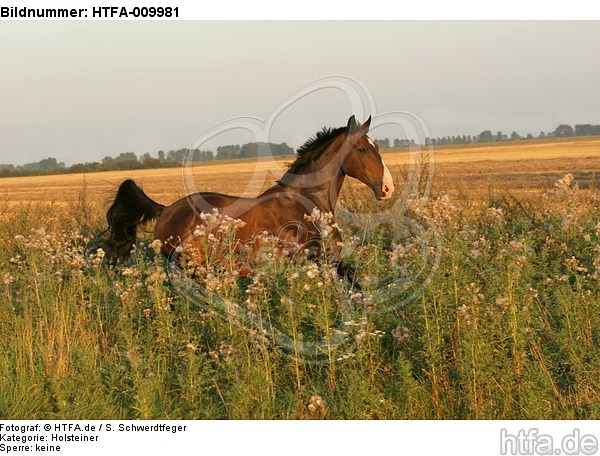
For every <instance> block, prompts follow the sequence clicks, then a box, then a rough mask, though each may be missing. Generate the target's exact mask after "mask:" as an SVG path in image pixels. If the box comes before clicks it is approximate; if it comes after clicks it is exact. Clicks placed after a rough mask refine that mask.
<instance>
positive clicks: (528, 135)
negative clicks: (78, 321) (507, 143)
mask: <svg viewBox="0 0 600 456" xmlns="http://www.w3.org/2000/svg"><path fill="white" fill-rule="evenodd" d="M525 139H533V135H532V134H531V133H527V137H526V138H525Z"/></svg>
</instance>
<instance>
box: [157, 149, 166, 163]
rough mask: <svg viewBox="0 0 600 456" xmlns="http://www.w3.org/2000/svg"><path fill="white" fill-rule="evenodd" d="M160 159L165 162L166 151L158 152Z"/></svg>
mask: <svg viewBox="0 0 600 456" xmlns="http://www.w3.org/2000/svg"><path fill="white" fill-rule="evenodd" d="M158 159H159V160H160V161H161V162H163V161H165V151H164V150H159V151H158Z"/></svg>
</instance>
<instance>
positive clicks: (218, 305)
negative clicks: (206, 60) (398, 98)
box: [168, 76, 441, 364]
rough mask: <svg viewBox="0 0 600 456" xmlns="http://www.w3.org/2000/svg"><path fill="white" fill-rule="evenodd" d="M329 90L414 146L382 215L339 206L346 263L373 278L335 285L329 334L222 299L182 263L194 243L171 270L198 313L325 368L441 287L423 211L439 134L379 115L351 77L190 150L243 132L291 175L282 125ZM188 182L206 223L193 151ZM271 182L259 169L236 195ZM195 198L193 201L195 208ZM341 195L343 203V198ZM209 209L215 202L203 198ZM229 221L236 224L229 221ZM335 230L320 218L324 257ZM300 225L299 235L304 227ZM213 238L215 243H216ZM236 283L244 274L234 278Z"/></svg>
mask: <svg viewBox="0 0 600 456" xmlns="http://www.w3.org/2000/svg"><path fill="white" fill-rule="evenodd" d="M320 91H341V92H342V93H343V94H344V95H345V96H346V98H347V100H348V102H349V104H350V109H351V111H352V114H354V115H355V116H356V117H357V118H359V119H366V118H367V117H368V116H371V119H372V120H371V125H370V130H371V131H372V130H374V129H376V128H378V127H382V126H386V125H387V126H392V127H394V128H397V129H399V130H401V131H402V132H403V134H404V136H405V137H406V138H407V142H406V144H408V147H407V162H406V165H405V167H404V171H403V177H404V182H403V187H402V189H401V190H400V191H399V192H397V194H396V196H395V197H394V198H393V199H392V200H391V202H390V203H389V204H379V203H378V205H377V206H376V207H375V208H373V207H369V208H367V209H364V210H358V209H356V207H355V206H353V205H351V204H344V202H343V201H339V202H338V204H337V207H336V208H335V218H336V219H337V221H339V224H340V225H341V226H342V228H343V230H342V232H343V235H344V238H345V239H346V241H345V242H344V243H343V244H342V245H343V247H342V256H344V257H345V256H347V255H349V256H353V257H354V258H355V259H356V261H357V262H358V263H359V264H358V265H357V271H358V273H359V274H360V271H361V269H363V270H364V271H366V272H365V273H364V274H361V278H360V284H361V285H360V287H359V286H358V284H352V286H348V284H347V283H344V282H341V281H337V282H336V285H335V286H336V290H337V297H334V298H331V299H334V300H335V301H336V306H337V312H336V318H334V319H333V320H332V321H331V322H330V325H329V328H328V330H327V331H326V332H325V333H323V334H320V335H319V336H315V335H313V337H312V338H306V339H305V338H304V337H303V334H302V333H297V332H294V333H293V334H292V333H289V332H288V331H289V329H288V330H286V329H285V328H281V327H278V326H277V323H276V322H275V323H274V322H273V321H271V320H270V319H269V318H266V317H265V316H261V314H260V313H258V312H254V311H253V310H252V309H249V308H248V307H249V306H248V305H247V303H245V302H238V301H237V300H236V299H234V298H232V297H231V296H226V295H223V294H222V293H220V292H219V290H218V289H214V288H211V287H210V286H209V285H208V284H207V283H206V282H205V281H203V280H202V277H201V276H202V273H196V274H195V273H192V274H190V273H189V271H185V270H183V269H182V268H181V265H182V263H185V262H184V261H182V255H185V243H186V237H184V239H182V240H181V241H180V246H178V248H177V249H176V250H175V252H174V255H173V257H172V258H171V261H170V262H169V266H168V275H169V278H170V281H171V283H172V285H173V287H174V289H175V290H176V291H177V292H178V293H179V294H180V295H181V296H182V297H183V298H185V299H187V300H188V301H189V302H190V303H193V304H194V305H195V306H197V308H198V309H199V310H201V311H204V312H212V313H214V314H216V315H218V316H220V317H222V318H224V319H226V320H228V321H229V322H232V323H233V324H235V325H236V326H238V327H240V328H243V329H244V330H246V331H248V332H249V333H251V334H252V335H253V337H254V338H255V339H257V340H260V341H261V342H262V343H263V344H265V345H268V346H269V347H271V349H274V350H279V351H281V352H282V353H284V354H285V355H287V356H291V357H293V358H295V359H296V360H298V361H302V362H305V363H313V364H326V363H331V362H335V361H339V360H343V359H346V358H348V357H352V356H354V355H353V354H354V351H355V350H356V348H357V346H358V345H359V344H360V342H361V340H362V339H363V338H364V336H365V335H366V334H367V331H368V330H369V327H368V324H367V322H368V318H369V315H372V314H378V313H385V312H390V311H393V310H395V309H398V308H400V307H402V306H404V305H406V304H407V303H408V302H410V301H412V300H414V299H415V298H417V297H418V296H419V295H421V294H422V293H423V291H424V290H425V289H426V287H427V286H429V284H430V282H431V280H432V277H433V274H434V273H435V271H436V269H437V267H438V264H439V261H440V256H441V242H440V236H439V233H438V231H437V229H436V227H435V225H434V224H433V223H432V222H431V221H430V220H428V219H427V218H426V217H425V216H424V215H423V213H422V212H423V211H422V210H423V208H424V205H425V204H426V203H427V201H428V198H429V193H430V190H431V185H432V181H433V176H434V169H435V156H434V150H433V147H432V146H431V145H430V142H429V141H428V138H429V137H430V136H431V135H430V134H429V131H428V129H427V126H426V124H425V122H424V121H423V120H422V119H420V118H419V117H418V116H416V115H414V114H412V113H408V112H402V111H394V112H386V113H378V112H377V108H376V104H375V99H374V97H373V95H372V93H371V92H370V90H369V89H368V88H367V87H366V86H365V85H364V84H363V83H361V82H360V81H358V80H356V79H354V78H351V77H348V76H329V77H325V78H321V79H318V80H316V81H313V82H311V83H310V84H307V85H305V86H304V87H302V88H300V89H298V90H296V91H295V92H293V93H292V94H290V95H289V96H288V97H286V98H285V99H284V100H282V101H281V102H280V103H279V104H278V105H277V106H276V107H275V108H274V109H273V110H272V111H271V113H270V114H269V115H268V116H267V117H266V118H265V119H259V118H257V117H237V118H233V119H230V120H227V121H225V122H222V123H220V124H218V125H215V126H214V127H212V128H210V129H208V130H206V131H205V132H203V133H202V134H200V135H199V136H198V137H197V138H196V139H195V140H194V141H193V143H192V144H191V145H190V147H189V150H190V151H192V150H196V149H202V148H203V146H204V145H205V144H207V143H208V142H209V141H211V140H214V139H215V138H217V137H218V136H219V135H223V134H224V133H227V132H231V131H244V132H246V133H249V134H250V136H251V137H253V138H254V140H255V141H256V142H257V143H259V144H261V145H266V146H263V148H262V149H261V151H260V154H259V155H260V161H261V168H262V169H271V170H274V172H275V173H277V172H280V173H281V174H283V173H284V172H285V169H282V167H281V165H280V164H279V163H278V162H277V161H276V159H275V156H274V154H273V153H272V151H271V150H270V148H269V147H268V145H269V144H271V141H270V140H271V139H272V137H273V135H272V131H273V125H274V122H275V120H276V119H277V118H278V117H279V116H280V115H281V114H282V113H283V112H285V111H286V110H287V109H289V108H290V107H291V106H293V105H294V104H295V103H297V102H298V101H300V100H302V99H304V98H305V97H307V96H309V95H311V94H314V93H317V92H320ZM383 158H385V156H384V157H383ZM183 178H184V184H185V189H186V194H188V200H189V204H190V206H191V207H192V208H193V209H194V211H196V212H197V215H198V216H199V217H202V219H203V220H205V219H206V218H207V217H208V215H207V214H206V212H204V213H198V209H197V207H198V200H199V199H203V196H202V193H200V192H199V191H198V188H197V185H196V180H195V177H194V173H193V154H192V153H191V152H190V153H188V156H187V157H186V160H185V162H184V164H183ZM264 179H265V175H264V173H259V172H255V173H253V175H252V178H251V180H250V182H249V183H248V185H247V187H246V188H245V189H240V188H236V193H241V194H242V193H243V194H245V193H249V190H250V189H253V188H261V187H262V186H263V185H264ZM320 179H322V176H321V175H320V174H319V173H317V172H315V173H313V174H310V175H308V178H307V179H304V181H303V182H305V183H306V185H315V184H316V183H318V182H319V180H320ZM332 187H334V186H332ZM332 191H333V190H332ZM189 195H194V201H192V199H191V198H189ZM335 197H336V198H337V195H335ZM298 201H300V203H301V204H304V205H305V208H306V213H307V214H310V215H309V216H308V218H309V219H310V218H311V217H313V219H314V218H317V217H320V219H323V217H324V216H326V215H327V214H320V213H318V211H317V213H315V212H314V211H313V210H312V208H313V207H314V204H313V205H312V206H311V202H310V201H306V202H305V203H302V200H301V199H298ZM202 206H204V207H207V206H208V207H209V206H210V205H209V204H208V202H207V201H206V200H204V201H203V204H202ZM218 213H219V211H218V209H217V208H214V209H213V215H214V216H215V217H218ZM325 218H326V217H325ZM219 220H220V221H219V223H223V222H224V220H223V218H221V219H219ZM225 222H227V223H228V221H227V220H225ZM229 222H230V221H229ZM290 223H292V224H294V223H295V224H297V225H298V227H300V228H301V227H302V225H303V221H301V220H300V221H294V222H290ZM333 224H335V226H336V227H337V223H336V220H335V219H333V217H331V215H330V218H329V219H328V220H325V221H324V222H323V220H320V223H319V224H318V226H320V227H321V228H320V229H321V230H323V231H322V232H321V236H319V237H315V238H314V239H311V240H310V242H309V243H314V246H315V250H321V251H324V250H326V249H325V248H324V247H325V245H326V242H327V241H326V239H325V238H326V237H327V235H328V234H330V232H329V231H327V230H328V227H330V226H331V225H333ZM298 227H296V231H298V230H299V229H300V228H298ZM288 228H289V227H287V226H283V227H282V228H281V229H280V231H279V232H277V233H267V234H268V236H267V237H269V238H270V239H279V240H281V239H285V238H287V237H288V236H287V233H286V232H284V231H285V230H287V229H288ZM282 230H284V231H282ZM203 233H204V232H203ZM196 234H197V233H194V232H192V233H189V237H193V236H196ZM264 236H265V233H263V232H260V233H257V234H256V237H257V238H260V239H258V240H257V239H254V238H253V239H252V242H255V241H257V242H263V241H264ZM382 239H383V240H384V243H385V245H386V247H385V249H384V250H385V252H384V253H383V254H381V252H380V253H379V254H378V255H361V252H363V251H368V249H369V245H374V244H375V243H377V242H382ZM211 241H213V242H214V239H212V240H211ZM280 245H281V243H280ZM284 249H285V248H284ZM290 249H293V247H290ZM220 252H221V253H220V254H221V256H227V254H230V255H234V256H235V255H239V251H238V252H234V251H233V250H232V249H231V246H229V247H227V246H221V248H220ZM223 253H225V255H223ZM287 253H289V252H287ZM292 253H300V254H303V253H304V254H305V255H306V254H308V253H309V252H308V249H307V251H305V252H292ZM232 261H234V260H232ZM361 261H362V262H363V265H362V266H363V267H361V264H360V263H361ZM226 263H227V261H226V260H222V264H224V265H225V264H226ZM315 267H317V266H315ZM318 267H319V268H321V273H323V274H325V275H327V271H326V268H327V266H326V265H325V266H324V265H323V264H321V263H319V266H318ZM309 268H310V266H309ZM308 274H309V276H308V277H312V276H311V275H310V274H311V272H310V271H309V272H308ZM314 274H315V275H316V274H317V273H316V272H315V273H314ZM233 277H234V278H235V277H237V276H236V274H235V273H234V274H233ZM199 279H200V280H199ZM291 279H293V277H292V278H290V280H291ZM361 288H362V289H361ZM239 301H242V300H241V299H240V300H239ZM278 305H280V306H289V307H290V311H292V312H293V306H294V302H291V301H290V300H289V298H286V297H285V296H279V302H278Z"/></svg>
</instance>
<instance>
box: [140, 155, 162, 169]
mask: <svg viewBox="0 0 600 456" xmlns="http://www.w3.org/2000/svg"><path fill="white" fill-rule="evenodd" d="M144 155H145V154H144ZM142 164H143V165H144V168H160V167H161V166H162V162H161V161H160V160H159V159H158V158H152V157H150V154H148V156H147V157H146V158H144V160H143V161H142Z"/></svg>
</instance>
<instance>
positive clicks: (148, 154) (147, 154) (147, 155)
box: [140, 152, 150, 162]
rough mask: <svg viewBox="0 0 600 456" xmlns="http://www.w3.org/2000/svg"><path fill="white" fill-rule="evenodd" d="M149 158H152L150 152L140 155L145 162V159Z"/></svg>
mask: <svg viewBox="0 0 600 456" xmlns="http://www.w3.org/2000/svg"><path fill="white" fill-rule="evenodd" d="M147 158H150V152H146V153H143V154H142V155H141V156H140V161H142V162H143V161H144V160H146V159H147Z"/></svg>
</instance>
